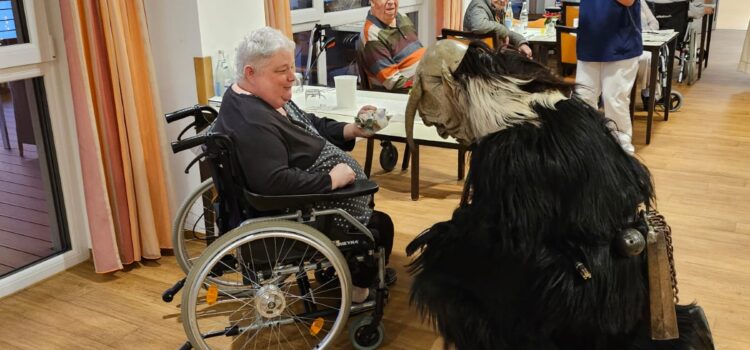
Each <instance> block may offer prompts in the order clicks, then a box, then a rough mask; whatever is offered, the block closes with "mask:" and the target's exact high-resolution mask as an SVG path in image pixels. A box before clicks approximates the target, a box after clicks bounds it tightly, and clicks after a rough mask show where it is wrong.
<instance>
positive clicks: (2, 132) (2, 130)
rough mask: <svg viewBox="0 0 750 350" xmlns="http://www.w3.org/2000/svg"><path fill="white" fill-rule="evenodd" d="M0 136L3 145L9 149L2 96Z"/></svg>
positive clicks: (0, 104)
mask: <svg viewBox="0 0 750 350" xmlns="http://www.w3.org/2000/svg"><path fill="white" fill-rule="evenodd" d="M0 138H2V139H3V147H5V149H10V141H9V140H8V125H7V124H6V123H5V107H4V106H3V101H2V96H0Z"/></svg>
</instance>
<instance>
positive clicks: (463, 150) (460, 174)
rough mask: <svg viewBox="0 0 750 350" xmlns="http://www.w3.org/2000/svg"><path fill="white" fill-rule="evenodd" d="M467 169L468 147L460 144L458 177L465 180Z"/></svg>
mask: <svg viewBox="0 0 750 350" xmlns="http://www.w3.org/2000/svg"><path fill="white" fill-rule="evenodd" d="M465 171H466V148H465V147H463V146H459V148H458V179H459V180H463V179H464V174H465Z"/></svg>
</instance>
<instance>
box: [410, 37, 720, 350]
mask: <svg viewBox="0 0 750 350" xmlns="http://www.w3.org/2000/svg"><path fill="white" fill-rule="evenodd" d="M483 50H485V49H484V48H482V47H479V46H477V45H472V46H471V47H470V48H469V52H467V54H466V58H465V59H464V63H466V62H472V64H473V65H475V64H477V62H480V61H481V62H484V63H483V64H482V67H481V68H476V66H474V68H471V69H470V70H468V71H467V67H465V66H464V67H459V69H458V70H457V71H456V72H455V73H454V75H455V78H456V81H458V82H459V83H460V82H461V81H465V80H466V79H471V78H472V75H473V74H485V75H488V76H493V75H494V74H506V73H503V72H501V70H502V67H500V66H499V65H498V63H497V62H499V61H502V62H505V63H507V61H508V58H507V57H506V58H503V57H502V56H503V55H500V56H498V58H488V57H487V56H486V55H485V54H486V51H483ZM467 60H469V61H467ZM510 60H516V57H511V58H510ZM462 65H463V63H462ZM493 67H494V68H493ZM544 74H545V73H542V74H541V75H539V74H538V75H537V77H540V76H541V77H542V78H541V80H540V82H537V84H536V85H534V86H533V87H531V88H533V89H537V90H538V89H541V88H542V86H543V85H544V84H547V83H546V82H544V81H545V80H547V79H551V80H552V82H553V83H554V84H551V85H548V86H549V87H550V88H552V89H563V90H565V89H567V88H568V87H566V86H565V85H564V84H563V83H561V82H559V81H558V82H555V78H554V77H552V78H550V76H547V75H544ZM533 75H534V72H533V69H530V72H529V75H528V76H527V78H528V77H531V76H533ZM555 107H556V109H557V110H549V109H545V108H542V107H540V106H535V110H536V111H537V113H538V115H539V118H540V121H541V124H540V126H535V125H532V124H522V125H519V126H515V127H512V128H509V129H505V130H502V131H499V132H496V133H494V134H490V135H487V136H486V137H484V138H482V139H480V140H478V141H477V142H476V143H475V144H474V145H473V152H472V154H471V167H470V172H469V174H468V176H467V179H466V184H465V186H466V187H465V193H467V196H468V197H467V198H466V200H464V201H462V203H461V205H460V206H459V208H457V209H456V210H455V211H454V213H453V217H452V219H451V220H449V221H446V222H441V223H438V224H436V225H434V226H433V227H431V228H430V229H428V230H426V231H425V232H423V233H422V234H420V235H419V236H418V237H417V238H416V239H414V241H413V242H411V243H410V244H409V245H408V247H407V254H409V255H412V254H414V253H415V252H417V251H421V254H420V255H419V256H418V257H417V258H416V259H415V260H414V261H413V262H412V264H411V266H410V268H411V271H412V273H414V275H415V276H414V277H415V278H414V283H413V285H412V289H411V302H412V303H413V304H415V305H416V306H417V308H418V309H419V310H420V312H421V313H422V314H423V316H425V317H427V318H428V319H429V320H431V321H432V322H433V323H434V326H435V327H436V328H437V330H438V331H439V332H440V334H441V335H442V336H443V337H444V338H445V340H446V342H447V343H449V344H454V345H456V346H457V348H458V349H471V350H475V349H512V350H525V349H529V350H530V349H535V350H536V349H541V350H544V349H551V350H552V349H560V350H563V349H565V350H567V349H570V350H587V349H602V350H605V349H606V350H617V349H666V348H664V347H659V346H662V345H663V346H667V345H669V344H672V345H674V344H683V345H684V344H685V341H686V340H685V339H688V338H689V334H693V333H696V332H684V333H683V334H684V335H685V336H684V337H681V339H680V340H679V341H671V342H656V343H654V342H651V341H650V338H648V337H647V335H648V332H649V324H648V323H649V322H648V306H649V304H648V278H647V266H646V261H645V254H641V255H639V256H636V257H623V256H620V255H619V254H617V253H616V252H614V251H613V249H612V245H611V243H612V240H613V238H614V237H615V234H616V233H617V232H619V231H620V230H621V229H623V228H626V227H633V226H637V225H638V224H636V223H639V222H640V220H641V219H640V218H639V216H638V211H639V206H641V205H644V206H645V207H646V208H649V207H650V206H651V203H652V200H653V197H654V189H653V185H652V180H651V176H650V174H649V172H648V170H647V169H646V167H645V166H644V165H643V164H641V163H640V162H639V161H638V160H637V159H635V158H633V157H631V156H630V155H628V154H627V153H626V152H624V151H623V150H622V148H621V147H620V146H619V144H618V142H617V140H616V139H615V137H614V136H613V135H612V133H611V131H610V130H611V129H610V127H609V125H608V122H607V120H606V119H605V118H604V117H603V116H602V115H601V114H600V113H599V112H598V111H596V110H594V109H593V108H591V107H589V106H588V105H587V104H585V103H584V102H582V101H580V100H579V99H577V98H575V97H574V98H572V99H569V100H564V101H561V102H558V103H557V105H556V106H555ZM578 262H580V263H582V264H583V266H585V267H587V268H588V270H589V271H590V272H591V274H592V278H591V279H589V280H584V279H583V278H582V277H581V274H580V273H579V271H578V270H577V269H576V263H578ZM678 310H680V315H679V317H680V319H681V321H682V323H681V324H680V326H681V327H683V326H684V327H688V326H685V324H687V323H690V322H686V321H685V319H686V318H685V317H684V313H685V312H686V311H685V310H684V309H678ZM696 327H697V326H696ZM688 328H689V327H688ZM706 330H707V329H706ZM698 333H700V332H698ZM644 334H645V335H646V336H644ZM708 334H709V337H710V333H708ZM683 338H685V339H683ZM680 341H681V342H682V343H680ZM688 341H689V339H688ZM691 344H692V343H691ZM691 346H694V344H693V345H691ZM675 349H696V350H698V349H701V350H702V349H712V347H707V346H694V347H688V346H682V345H679V346H677V347H675Z"/></svg>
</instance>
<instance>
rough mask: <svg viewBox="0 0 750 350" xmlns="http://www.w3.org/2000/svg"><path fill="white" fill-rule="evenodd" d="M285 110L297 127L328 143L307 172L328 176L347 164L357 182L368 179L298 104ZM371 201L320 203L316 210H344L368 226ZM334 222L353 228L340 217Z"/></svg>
mask: <svg viewBox="0 0 750 350" xmlns="http://www.w3.org/2000/svg"><path fill="white" fill-rule="evenodd" d="M284 110H285V111H286V113H287V115H288V116H289V118H290V120H292V122H293V123H294V124H295V125H297V126H299V127H301V128H303V129H304V130H305V131H307V132H308V133H310V134H311V135H313V136H316V137H319V138H321V139H324V140H325V142H326V143H325V146H323V149H322V150H321V151H320V155H319V156H318V159H316V160H315V162H314V163H313V164H312V165H311V166H310V167H309V168H307V169H305V171H307V172H309V173H325V174H327V173H328V172H330V171H331V169H333V167H334V166H336V164H339V163H346V164H347V165H349V167H351V168H352V170H354V174H355V177H356V179H357V180H363V179H367V176H366V175H365V172H364V171H363V170H362V167H361V166H360V165H359V163H357V161H356V160H354V158H352V157H351V156H350V155H349V154H348V153H346V152H344V151H343V150H341V149H340V148H338V147H336V146H334V145H333V144H332V143H330V142H329V141H328V140H326V139H325V138H324V137H323V136H321V135H320V133H318V131H317V130H316V129H315V127H313V125H312V123H311V122H310V120H309V119H307V117H305V112H303V111H302V110H301V109H300V108H299V107H298V106H297V105H296V104H294V103H291V102H290V103H287V104H285V105H284ZM370 201H371V196H370V195H366V196H359V197H352V198H345V199H340V200H336V201H326V202H318V203H316V204H315V209H317V210H324V209H333V208H341V209H344V210H345V211H346V212H347V213H349V214H351V215H352V216H353V217H354V218H355V219H357V220H358V221H359V222H361V223H362V224H364V225H367V224H368V223H369V221H370V217H371V216H372V208H370V205H369V204H370ZM334 222H335V223H336V225H339V226H340V227H342V228H349V227H350V226H351V225H350V224H349V223H348V222H347V221H346V220H344V219H343V218H342V217H340V216H334Z"/></svg>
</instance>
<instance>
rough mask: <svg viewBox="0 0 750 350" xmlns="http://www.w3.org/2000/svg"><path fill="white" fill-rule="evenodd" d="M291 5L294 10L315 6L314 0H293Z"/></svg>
mask: <svg viewBox="0 0 750 350" xmlns="http://www.w3.org/2000/svg"><path fill="white" fill-rule="evenodd" d="M290 7H291V9H292V11H294V10H300V9H309V8H312V7H313V0H292V2H291V6H290Z"/></svg>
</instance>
